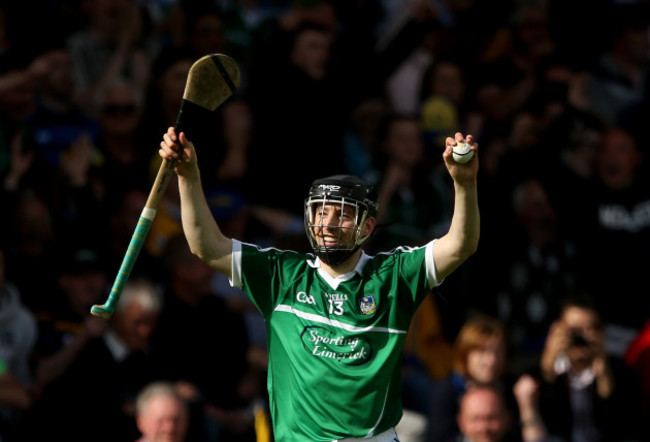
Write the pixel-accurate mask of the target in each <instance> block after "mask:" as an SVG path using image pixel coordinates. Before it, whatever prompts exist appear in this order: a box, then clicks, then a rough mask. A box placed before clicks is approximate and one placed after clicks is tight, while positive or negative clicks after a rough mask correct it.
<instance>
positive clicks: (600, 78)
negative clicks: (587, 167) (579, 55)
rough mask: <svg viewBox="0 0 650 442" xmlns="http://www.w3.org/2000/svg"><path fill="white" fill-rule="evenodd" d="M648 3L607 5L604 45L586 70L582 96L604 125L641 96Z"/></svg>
mask: <svg viewBox="0 0 650 442" xmlns="http://www.w3.org/2000/svg"><path fill="white" fill-rule="evenodd" d="M649 12H650V11H649V10H648V5H647V4H643V3H630V4H617V3H613V4H610V9H609V11H608V17H609V19H610V23H611V26H610V27H609V31H610V33H609V34H607V37H608V41H607V43H606V47H604V48H603V51H602V52H601V54H600V55H599V57H598V59H597V61H596V63H595V66H593V67H591V68H590V70H589V80H588V83H587V89H586V91H585V92H586V98H587V101H588V103H589V108H590V109H591V110H592V112H594V113H595V114H596V115H598V116H599V117H600V118H602V119H603V121H605V122H607V123H608V124H616V123H618V121H619V118H620V114H621V112H622V111H623V110H624V109H626V108H628V107H629V106H630V105H632V104H634V103H636V102H638V101H639V100H640V99H642V97H643V94H644V87H645V82H646V81H645V76H646V75H647V72H648V66H649V62H650V56H649V55H648V54H649V53H650V42H649V41H648V29H649V27H650V20H649V19H648V13H649Z"/></svg>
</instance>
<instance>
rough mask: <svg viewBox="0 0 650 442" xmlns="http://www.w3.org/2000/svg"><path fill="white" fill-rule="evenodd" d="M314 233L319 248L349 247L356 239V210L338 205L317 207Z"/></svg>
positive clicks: (327, 204) (330, 204)
mask: <svg viewBox="0 0 650 442" xmlns="http://www.w3.org/2000/svg"><path fill="white" fill-rule="evenodd" d="M314 210H315V213H314V218H313V219H314V227H313V233H314V237H315V238H316V242H317V244H318V245H319V246H325V247H341V246H345V247H348V246H350V245H351V242H352V241H353V238H354V232H355V230H356V228H357V225H356V224H355V208H354V207H353V206H350V205H347V204H344V205H343V206H342V207H341V204H337V203H325V204H322V205H319V206H316V207H315V209H314Z"/></svg>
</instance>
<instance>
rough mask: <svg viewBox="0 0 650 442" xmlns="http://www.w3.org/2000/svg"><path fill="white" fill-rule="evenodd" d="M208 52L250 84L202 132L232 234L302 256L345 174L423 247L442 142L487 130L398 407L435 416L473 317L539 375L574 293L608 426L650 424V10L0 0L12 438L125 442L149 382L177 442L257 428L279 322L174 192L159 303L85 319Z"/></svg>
mask: <svg viewBox="0 0 650 442" xmlns="http://www.w3.org/2000/svg"><path fill="white" fill-rule="evenodd" d="M587 11H588V12H587ZM210 53H223V54H227V55H229V56H231V57H233V58H234V59H235V60H236V61H237V62H238V64H239V66H240V68H241V72H242V84H241V87H240V89H239V90H238V91H237V92H236V94H235V95H234V96H233V97H232V98H231V99H229V100H228V101H227V102H226V103H225V104H224V105H223V106H221V107H220V108H219V109H218V110H217V111H216V112H215V113H213V114H207V113H197V114H196V116H195V118H193V119H192V121H191V122H190V123H188V127H187V132H188V136H189V138H190V139H192V140H193V141H194V142H195V144H196V146H197V150H198V152H199V157H200V163H201V168H202V178H203V181H204V184H205V186H206V188H207V189H209V191H208V199H209V203H210V206H211V208H212V210H213V214H214V216H215V217H216V218H217V219H218V220H219V222H220V225H221V226H222V227H223V230H224V231H226V232H227V234H229V235H232V236H233V237H237V238H240V239H243V240H246V241H250V242H255V243H258V244H263V245H268V246H274V247H280V248H291V249H295V250H299V251H307V250H308V248H307V244H306V242H305V239H304V227H303V221H302V212H303V207H302V201H303V199H304V197H305V195H306V192H307V190H308V186H309V183H310V182H311V181H312V180H313V179H315V178H317V177H322V176H326V175H332V174H336V173H350V174H356V175H359V176H363V177H365V178H367V179H369V180H371V181H373V182H375V183H376V184H377V186H378V188H379V189H380V202H381V204H382V211H383V214H382V218H381V220H380V224H381V228H380V230H379V233H378V234H377V235H376V236H375V237H374V239H373V241H372V242H371V243H370V245H369V247H368V251H369V252H370V253H376V252H378V251H381V250H387V249H389V248H392V247H394V246H396V245H413V246H415V245H421V244H423V243H424V241H427V240H428V239H430V238H433V237H435V236H436V235H439V234H441V233H444V231H445V229H446V227H447V226H448V223H449V214H450V213H451V207H450V206H449V204H450V201H451V200H450V198H449V195H450V188H449V186H450V185H451V183H450V181H449V179H448V176H447V175H446V173H445V170H444V167H443V166H442V163H441V153H442V146H443V145H444V138H445V137H446V136H449V135H451V134H453V133H455V132H456V131H460V132H463V133H466V134H470V133H471V134H473V135H474V136H475V137H476V139H477V141H478V143H479V159H480V171H479V174H480V176H479V202H480V206H481V224H482V232H481V242H480V245H479V250H478V252H477V254H476V255H475V256H473V257H472V258H471V259H470V260H469V261H468V262H466V263H465V264H464V265H463V266H462V267H461V268H460V269H459V270H458V271H457V272H456V273H455V274H454V275H453V276H452V277H450V278H449V279H448V280H447V281H445V283H444V284H443V285H442V286H441V287H440V288H439V289H437V290H436V291H434V292H432V294H431V296H429V298H427V300H426V301H425V303H424V304H423V305H422V307H421V308H420V311H419V313H418V315H417V316H416V318H415V320H414V322H413V324H412V328H411V330H410V332H409V336H408V338H407V345H406V349H405V355H404V381H405V384H404V385H405V388H404V403H405V407H406V408H407V409H408V410H409V411H413V412H414V413H416V414H417V415H419V416H423V417H424V419H425V422H426V423H425V426H426V425H427V424H428V422H432V421H433V419H435V417H434V416H433V415H434V414H435V410H434V408H435V405H431V402H432V397H434V391H435V390H436V386H437V385H439V382H441V380H443V379H445V378H447V377H448V376H449V375H450V374H451V373H453V372H454V370H455V369H456V368H455V366H454V363H453V361H454V354H455V353H454V352H455V348H454V342H455V340H456V338H457V336H458V333H459V331H460V330H461V328H462V327H463V325H465V324H466V323H467V321H468V320H470V319H471V318H474V317H477V316H480V317H482V316H484V315H486V316H490V317H492V318H495V319H497V320H498V321H499V322H500V323H501V324H502V325H503V326H504V327H505V330H506V331H507V333H506V335H507V344H506V346H507V363H506V370H505V372H506V374H507V375H508V377H509V378H513V379H514V378H517V377H519V376H520V375H521V374H523V373H532V374H537V375H538V374H539V373H538V371H539V361H540V357H541V355H542V353H543V351H544V348H545V344H546V342H547V337H548V332H549V329H550V328H551V326H552V324H553V323H554V321H556V320H557V319H558V318H559V317H560V315H561V306H562V305H563V302H564V301H566V300H569V299H574V298H580V299H588V300H589V302H590V303H592V304H593V306H594V308H595V310H596V311H597V313H598V316H599V319H600V323H599V324H598V329H599V339H601V344H602V346H603V348H604V350H605V352H606V358H607V360H608V361H609V362H610V364H611V367H612V371H613V372H614V377H615V379H616V390H617V391H618V392H620V395H615V396H617V397H618V398H623V399H617V400H620V401H619V402H612V403H609V404H607V407H609V408H607V410H608V412H609V413H611V415H612V419H613V420H614V421H616V419H619V420H618V421H616V422H618V423H617V430H616V431H615V432H614V434H615V435H616V438H617V439H620V440H647V439H648V438H650V434H648V430H647V425H645V427H646V428H645V433H643V431H644V430H643V426H642V425H640V423H641V422H643V419H644V418H645V419H646V422H647V418H648V417H650V393H649V390H650V388H649V385H650V380H649V375H650V369H649V368H648V367H649V365H648V360H650V337H649V336H650V331H649V330H648V328H649V327H650V326H649V325H648V324H649V323H648V320H649V319H650V309H648V307H647V304H648V294H649V293H648V287H647V283H646V280H647V273H648V270H649V269H650V186H648V182H647V176H648V173H647V172H648V170H647V168H648V163H647V161H646V157H647V155H648V151H649V149H650V139H649V138H648V132H647V123H648V122H650V102H649V97H650V96H649V94H650V87H648V84H649V80H650V74H649V70H648V67H649V63H648V62H649V60H650V5H649V4H648V3H647V2H643V1H636V2H634V1H632V2H623V1H621V2H618V1H614V0H589V1H588V0H575V1H558V0H556V1H552V0H538V1H526V0H510V1H506V0H495V1H489V2H488V1H479V0H438V1H424V0H403V1H399V0H394V1H393V0H383V1H379V0H378V1H370V0H368V1H363V0H360V1H348V0H302V1H300V0H296V1H289V0H257V1H256V0H241V1H234V0H232V1H226V0H223V1H219V0H214V1H210V0H202V1H198V0H197V1H182V0H176V1H175V0H167V1H164V0H160V1H135V0H62V1H52V2H38V4H32V2H3V3H2V5H1V6H0V179H1V180H2V181H1V183H0V184H1V186H0V187H1V189H0V197H1V201H2V216H0V376H1V377H2V379H1V380H0V392H1V393H2V394H0V400H1V401H0V411H2V415H1V419H0V439H1V440H2V441H5V440H6V441H11V440H37V439H38V438H42V437H45V435H48V437H52V435H58V436H60V437H63V438H65V439H66V440H81V439H86V440H87V439H91V440H112V441H116V440H125V441H128V440H131V441H133V440H135V439H136V438H137V437H138V435H139V431H138V429H137V428H136V427H135V419H134V414H135V410H134V406H133V405H134V399H135V397H136V395H137V393H138V392H139V391H140V390H141V389H142V388H144V386H145V385H146V384H148V383H149V382H153V381H156V380H161V379H164V380H169V381H173V382H176V383H177V386H178V388H179V390H181V391H182V392H183V394H184V395H185V396H184V397H185V398H187V400H188V402H189V403H190V405H191V407H190V409H191V411H192V412H191V416H192V418H191V424H190V430H189V431H190V436H189V437H190V438H189V439H188V440H215V441H248V440H255V426H254V418H253V417H254V416H255V415H256V414H255V413H254V412H255V411H259V410H260V409H261V410H264V409H266V407H267V404H266V392H265V375H266V372H265V370H266V359H265V354H266V353H265V351H266V349H265V346H266V342H265V334H264V328H263V324H262V322H261V318H260V317H259V315H258V314H257V312H256V311H255V310H254V308H253V306H252V305H251V304H250V303H249V302H248V301H247V299H245V297H243V295H242V294H241V293H239V292H237V291H235V290H233V289H231V288H230V287H229V285H228V282H227V281H226V280H225V278H222V277H220V276H218V275H215V274H214V273H213V272H212V271H211V270H210V269H209V268H207V267H205V266H204V265H203V264H202V263H201V262H199V261H198V260H197V259H196V258H195V257H193V256H191V254H189V251H188V250H187V244H186V243H185V242H184V239H183V237H182V234H181V227H180V221H179V212H178V207H179V206H178V194H177V192H176V189H175V186H174V183H173V182H172V183H171V184H170V187H169V188H168V191H167V193H166V195H165V200H164V201H163V203H162V207H161V208H160V210H159V212H158V215H157V217H156V220H155V223H154V225H153V227H152V229H151V232H150V234H149V236H148V238H147V243H146V245H145V248H144V249H143V250H142V252H141V254H140V256H139V258H138V261H137V264H136V266H135V267H134V269H133V273H132V277H131V279H132V283H133V284H132V285H133V287H132V288H133V291H135V292H137V291H141V292H142V291H144V292H146V293H149V296H147V295H143V297H142V298H143V299H144V298H146V299H148V301H139V302H140V304H138V302H135V303H134V305H139V306H140V308H135V310H137V311H134V312H131V310H129V309H128V308H127V307H124V308H123V309H122V310H123V311H121V312H120V313H118V314H116V318H114V320H112V321H110V322H106V321H103V320H100V319H97V318H94V317H91V316H90V315H89V310H90V307H91V306H92V305H93V304H96V303H102V302H103V301H104V300H105V298H106V296H107V293H108V290H109V289H110V285H111V284H112V281H113V278H114V277H115V272H117V270H118V269H119V266H120V264H121V261H122V258H123V256H124V253H125V252H126V250H127V248H128V243H129V240H130V238H131V235H132V233H133V231H134V228H135V223H136V221H137V218H138V216H139V214H140V211H141V210H142V208H143V207H144V203H145V201H146V198H147V195H148V192H149V190H150V188H151V185H152V183H153V178H154V176H155V174H156V172H157V170H158V166H159V164H160V163H159V158H158V154H157V150H158V146H159V143H160V140H161V136H162V134H163V133H164V131H165V130H166V128H167V127H169V126H172V125H174V123H175V121H176V116H177V113H178V109H179V106H180V102H181V97H182V92H183V88H184V85H185V78H186V75H187V71H188V69H189V66H190V65H191V64H192V62H193V61H195V60H196V59H198V58H199V57H201V56H203V55H206V54H210ZM133 298H134V299H140V298H138V296H133ZM160 300H162V302H161V303H160V302H159V301H160ZM143 305H144V307H142V306H143ZM130 315H131V316H130ZM116 342H117V343H116ZM637 396H638V397H637ZM594 408H598V406H596V405H594ZM258 416H259V415H258ZM623 419H625V420H623ZM107 422H114V423H115V424H114V425H111V424H108V423H107ZM547 424H549V423H547ZM601 424H602V425H604V424H603V422H602V421H600V420H597V422H595V423H594V424H593V425H595V426H600V425H601ZM98 426H99V427H100V429H99V430H98V428H97V427H98ZM551 426H552V425H549V428H550V427H551ZM600 430H602V428H600ZM628 430H629V431H628ZM112 431H115V432H117V433H116V434H114V433H112ZM603 431H604V430H603ZM91 434H92V435H93V436H92V437H90V436H89V435H91ZM428 437H430V438H431V439H427V440H434V439H433V436H431V435H429V436H428ZM558 437H560V435H559V434H558ZM569 439H570V438H569ZM569 439H567V440H569ZM422 440H424V439H422ZM591 440H597V439H591ZM603 440H608V439H603ZM612 440H613V439H612Z"/></svg>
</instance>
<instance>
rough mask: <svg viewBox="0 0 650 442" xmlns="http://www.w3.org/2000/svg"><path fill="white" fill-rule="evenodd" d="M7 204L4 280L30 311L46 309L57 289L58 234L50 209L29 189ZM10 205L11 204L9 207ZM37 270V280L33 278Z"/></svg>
mask: <svg viewBox="0 0 650 442" xmlns="http://www.w3.org/2000/svg"><path fill="white" fill-rule="evenodd" d="M7 203H8V204H9V206H8V207H9V208H10V209H9V213H11V216H10V217H8V218H9V219H8V221H9V222H8V225H7V227H8V229H7V232H8V233H9V232H11V234H10V235H8V236H7V237H6V241H5V244H6V246H5V253H6V255H7V256H6V272H7V279H8V280H10V281H11V282H12V283H13V284H15V285H16V287H17V288H18V291H19V292H20V294H21V297H22V301H23V302H24V303H25V306H27V307H28V308H29V309H30V310H32V311H38V310H39V309H42V308H45V306H46V305H48V306H49V300H50V297H51V292H52V287H53V286H56V279H57V276H58V274H57V270H58V269H57V268H55V265H56V262H57V247H56V244H57V238H58V235H57V232H56V230H55V226H54V220H53V214H52V210H51V209H50V208H49V207H48V206H47V205H46V203H45V201H44V200H43V198H42V197H41V196H40V195H39V194H37V193H36V192H35V191H33V190H32V189H28V190H25V191H21V192H19V193H18V194H17V195H15V199H14V200H7ZM12 203H13V204H12ZM34 269H39V277H38V278H35V277H34Z"/></svg>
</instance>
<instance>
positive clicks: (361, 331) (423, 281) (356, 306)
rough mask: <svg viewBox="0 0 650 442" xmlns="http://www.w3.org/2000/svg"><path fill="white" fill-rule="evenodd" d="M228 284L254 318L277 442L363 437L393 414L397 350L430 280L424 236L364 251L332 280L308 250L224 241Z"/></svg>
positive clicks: (397, 411) (393, 419)
mask: <svg viewBox="0 0 650 442" xmlns="http://www.w3.org/2000/svg"><path fill="white" fill-rule="evenodd" d="M233 243H234V245H233V271H232V281H231V282H232V285H233V286H235V287H239V288H240V289H242V290H244V291H245V292H246V293H247V294H248V296H249V297H250V298H251V299H252V301H253V302H254V303H255V305H256V306H257V308H258V309H259V310H260V312H261V313H262V315H263V316H264V319H265V323H266V330H267V341H268V351H269V363H268V380H267V383H268V385H267V386H268V390H269V398H270V407H271V417H272V420H273V428H274V433H275V437H276V439H277V440H278V441H282V442H291V441H296V442H305V441H332V440H336V439H342V438H346V437H359V438H362V437H369V436H373V435H376V434H379V433H381V432H383V431H386V430H388V429H390V428H391V427H394V426H395V425H397V423H398V422H399V420H400V418H401V416H402V405H401V367H402V349H403V345H404V339H405V337H406V333H407V331H408V329H409V324H410V321H411V318H412V316H413V314H414V313H415V311H416V309H417V307H418V305H419V304H420V302H421V301H422V299H423V298H424V297H425V296H426V294H427V293H428V292H429V291H430V290H431V289H432V288H433V287H434V286H436V285H438V283H439V282H438V281H437V278H436V272H435V268H434V265H433V246H434V243H435V242H431V243H429V244H428V245H426V246H424V247H419V248H406V247H403V248H397V249H395V250H394V251H392V252H389V253H380V254H377V255H376V256H372V257H371V256H368V255H366V254H365V253H364V254H362V257H361V259H360V261H359V263H358V264H357V266H356V268H355V269H354V271H352V272H350V273H348V274H346V275H342V276H340V277H338V278H333V277H331V276H330V275H328V274H327V273H326V272H325V271H323V270H322V269H321V268H320V261H319V260H318V259H317V258H316V257H315V256H314V255H311V254H300V253H296V252H291V251H281V250H277V249H272V248H268V249H261V248H259V247H256V246H253V245H250V244H246V243H242V242H239V241H234V242H233Z"/></svg>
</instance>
